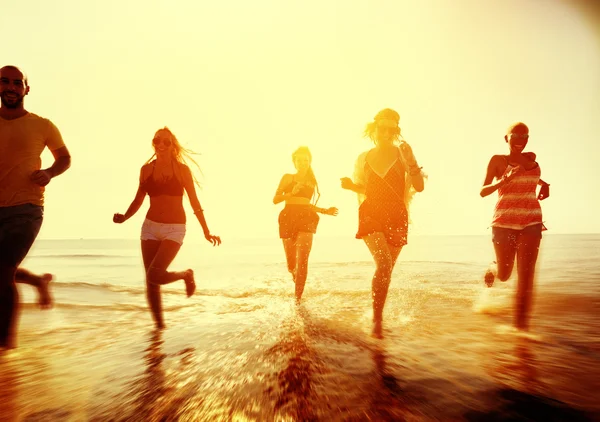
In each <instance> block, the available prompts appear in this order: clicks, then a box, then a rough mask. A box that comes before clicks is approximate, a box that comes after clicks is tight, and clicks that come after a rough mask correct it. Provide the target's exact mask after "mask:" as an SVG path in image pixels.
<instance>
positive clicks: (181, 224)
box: [113, 127, 221, 329]
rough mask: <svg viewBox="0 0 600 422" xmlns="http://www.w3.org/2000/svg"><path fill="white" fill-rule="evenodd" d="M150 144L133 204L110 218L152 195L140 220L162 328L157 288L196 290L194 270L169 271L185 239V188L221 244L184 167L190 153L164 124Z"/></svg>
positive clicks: (119, 218)
mask: <svg viewBox="0 0 600 422" xmlns="http://www.w3.org/2000/svg"><path fill="white" fill-rule="evenodd" d="M152 146H153V148H154V154H153V155H152V157H150V159H149V160H148V161H147V162H146V163H145V164H144V165H143V166H142V169H141V171H140V182H139V186H138V190H137V193H136V194H135V198H134V199H133V202H132V203H131V205H130V206H129V208H128V209H127V212H126V213H125V214H118V213H117V214H115V215H114V217H113V221H114V222H115V223H118V224H121V223H123V222H125V221H127V220H128V219H129V218H131V217H132V216H133V215H134V214H135V213H136V212H137V211H138V210H139V209H140V207H141V206H142V203H143V202H144V198H145V197H146V195H148V196H149V197H150V209H148V213H147V214H146V219H145V220H144V223H143V224H142V233H141V243H142V256H143V260H144V268H145V270H146V295H147V299H148V304H149V305H150V310H151V311H152V317H153V319H154V322H155V324H156V327H157V328H159V329H162V328H164V327H165V323H164V318H163V311H162V298H161V293H160V286H162V285H165V284H169V283H173V282H175V281H178V280H184V282H185V290H186V293H187V296H188V297H190V296H191V295H192V294H193V293H194V291H195V290H196V284H195V280H194V272H193V271H192V270H191V269H187V270H185V271H168V270H167V269H168V267H169V265H170V264H171V262H172V261H173V259H175V256H177V253H178V252H179V249H180V248H181V245H182V244H183V239H184V237H185V231H186V215H185V211H184V209H183V192H184V190H185V192H187V195H188V198H189V200H190V205H191V206H192V209H193V210H194V214H195V215H196V218H197V219H198V222H199V223H200V225H201V226H202V230H203V231H204V237H205V238H206V240H207V241H209V242H210V243H212V244H213V246H215V245H220V244H221V239H220V238H219V236H215V235H212V234H211V233H210V230H209V229H208V225H207V224H206V219H205V218H204V212H203V209H202V207H201V206H200V201H199V200H198V196H197V195H196V189H195V186H194V184H196V185H198V181H197V179H196V177H195V176H194V175H193V174H192V172H191V170H190V168H189V167H188V165H187V162H188V161H189V162H192V163H193V164H195V165H196V167H198V164H197V163H196V162H195V161H194V159H193V158H192V157H191V155H190V153H191V151H189V150H187V149H185V148H183V147H182V146H181V144H180V143H179V141H178V140H177V138H176V137H175V135H174V134H173V133H172V132H171V131H170V130H169V129H168V128H167V127H165V128H162V129H159V130H158V131H157V132H156V133H155V134H154V138H153V140H152ZM198 168H199V167H198Z"/></svg>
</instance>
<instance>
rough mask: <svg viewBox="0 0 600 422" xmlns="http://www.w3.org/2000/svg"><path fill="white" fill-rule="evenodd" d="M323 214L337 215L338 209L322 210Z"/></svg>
mask: <svg viewBox="0 0 600 422" xmlns="http://www.w3.org/2000/svg"><path fill="white" fill-rule="evenodd" d="M323 214H327V215H338V209H337V208H336V207H329V208H327V209H325V210H323Z"/></svg>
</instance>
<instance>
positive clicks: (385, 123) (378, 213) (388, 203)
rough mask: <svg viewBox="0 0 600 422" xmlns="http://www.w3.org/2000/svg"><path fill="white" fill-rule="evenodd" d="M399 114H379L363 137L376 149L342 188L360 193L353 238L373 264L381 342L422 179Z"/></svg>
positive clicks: (376, 321) (375, 315)
mask: <svg viewBox="0 0 600 422" xmlns="http://www.w3.org/2000/svg"><path fill="white" fill-rule="evenodd" d="M399 122H400V115H399V114H398V113H397V112H396V111H394V110H392V109H389V108H386V109H383V110H381V111H380V112H379V113H377V115H376V116H375V118H374V119H373V121H372V122H370V123H368V124H367V126H366V128H365V131H364V136H365V137H366V138H369V139H370V140H371V141H373V142H374V144H375V147H374V148H371V149H369V150H368V151H365V152H363V153H362V154H360V155H359V156H358V159H357V160H356V163H355V167H354V178H353V179H354V180H352V179H350V178H348V177H343V178H342V179H341V182H342V188H344V189H348V190H351V191H353V192H355V193H357V194H358V196H359V202H360V207H359V210H358V232H357V233H356V238H357V239H362V240H363V241H364V242H365V244H366V245H367V247H368V248H369V251H370V252H371V255H372V256H373V259H374V261H375V266H376V269H375V274H374V275H373V279H372V285H371V289H372V300H373V332H372V334H373V336H374V337H377V338H382V337H383V308H384V306H385V301H386V299H387V294H388V288H389V285H390V282H391V279H392V271H393V269H394V266H395V265H396V260H397V259H398V255H399V254H400V251H401V250H402V247H403V246H404V245H406V244H407V234H408V205H409V203H410V200H411V198H412V195H413V194H414V193H415V192H421V191H422V190H423V188H424V175H423V172H422V171H421V168H420V167H419V166H418V164H417V160H416V158H415V156H414V154H413V151H412V148H411V147H410V145H409V144H408V143H407V142H406V141H404V140H403V139H402V140H401V133H400V127H399V126H398V123H399Z"/></svg>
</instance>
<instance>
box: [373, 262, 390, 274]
mask: <svg viewBox="0 0 600 422" xmlns="http://www.w3.org/2000/svg"><path fill="white" fill-rule="evenodd" d="M375 265H376V267H377V272H378V273H380V274H384V275H391V274H392V269H393V268H394V264H393V263H392V260H391V259H378V260H377V261H376V262H375Z"/></svg>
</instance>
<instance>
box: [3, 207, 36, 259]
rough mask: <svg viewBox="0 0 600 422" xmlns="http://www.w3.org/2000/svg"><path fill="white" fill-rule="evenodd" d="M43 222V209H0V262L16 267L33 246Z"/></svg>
mask: <svg viewBox="0 0 600 422" xmlns="http://www.w3.org/2000/svg"><path fill="white" fill-rule="evenodd" d="M43 220H44V207H41V206H39V205H33V204H23V205H15V206H11V207H0V262H2V263H3V264H5V265H8V266H11V267H18V266H19V264H21V262H22V261H23V259H25V257H26V256H27V253H29V249H31V246H32V245H33V242H34V241H35V239H36V237H37V235H38V233H39V232H40V228H41V227H42V221H43Z"/></svg>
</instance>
